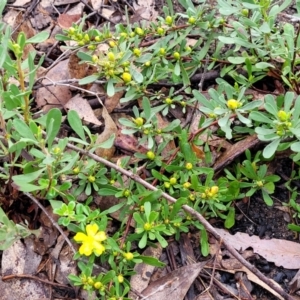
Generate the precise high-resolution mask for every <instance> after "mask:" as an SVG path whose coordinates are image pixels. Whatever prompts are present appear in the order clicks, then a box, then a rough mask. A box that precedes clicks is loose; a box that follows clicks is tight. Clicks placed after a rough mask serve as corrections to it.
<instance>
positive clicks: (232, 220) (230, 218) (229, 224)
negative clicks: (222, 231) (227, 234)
mask: <svg viewBox="0 0 300 300" xmlns="http://www.w3.org/2000/svg"><path fill="white" fill-rule="evenodd" d="M234 223H235V209H234V207H229V211H228V215H227V217H226V220H225V227H226V228H231V227H232V226H233V225H234Z"/></svg>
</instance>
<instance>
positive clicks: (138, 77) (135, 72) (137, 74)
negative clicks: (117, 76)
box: [130, 68, 144, 83]
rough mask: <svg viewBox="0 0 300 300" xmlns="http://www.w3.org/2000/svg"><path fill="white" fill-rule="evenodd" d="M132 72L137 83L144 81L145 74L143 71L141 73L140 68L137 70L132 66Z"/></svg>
mask: <svg viewBox="0 0 300 300" xmlns="http://www.w3.org/2000/svg"><path fill="white" fill-rule="evenodd" d="M130 73H131V74H132V76H133V79H134V80H135V81H136V82H137V83H142V82H143V81H144V76H143V74H142V73H140V72H139V71H138V70H136V69H135V68H130Z"/></svg>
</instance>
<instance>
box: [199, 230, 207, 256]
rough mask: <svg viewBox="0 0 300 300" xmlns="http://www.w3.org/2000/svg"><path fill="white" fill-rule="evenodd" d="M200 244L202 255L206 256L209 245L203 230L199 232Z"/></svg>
mask: <svg viewBox="0 0 300 300" xmlns="http://www.w3.org/2000/svg"><path fill="white" fill-rule="evenodd" d="M200 244H201V253H202V255H203V256H207V255H208V254H209V244H208V236H207V232H206V230H205V229H202V230H201V238H200Z"/></svg>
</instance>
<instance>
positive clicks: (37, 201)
mask: <svg viewBox="0 0 300 300" xmlns="http://www.w3.org/2000/svg"><path fill="white" fill-rule="evenodd" d="M24 195H26V196H27V197H28V198H29V199H30V200H32V201H33V202H34V203H35V204H36V205H37V206H38V207H39V208H40V209H41V210H42V211H43V212H44V213H45V215H46V216H47V218H48V219H49V220H50V221H51V223H52V224H53V226H54V227H55V228H56V229H57V230H58V231H59V233H60V234H61V235H62V236H63V237H64V239H65V241H66V242H67V244H68V245H69V246H70V248H71V249H72V251H73V253H74V254H75V253H76V250H75V248H74V246H73V244H72V243H71V241H70V240H69V238H68V237H67V236H66V234H65V233H64V231H63V230H62V229H61V228H60V226H59V225H58V224H57V222H55V220H54V219H53V218H52V217H51V216H50V215H49V213H48V212H47V210H46V209H45V207H44V206H43V205H42V204H41V203H40V202H39V200H37V199H36V198H35V197H33V196H32V195H31V194H30V193H27V192H24Z"/></svg>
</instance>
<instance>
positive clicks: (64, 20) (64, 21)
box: [57, 14, 81, 29]
mask: <svg viewBox="0 0 300 300" xmlns="http://www.w3.org/2000/svg"><path fill="white" fill-rule="evenodd" d="M80 18H81V15H80V14H76V15H69V14H60V15H59V17H58V18H57V23H58V25H59V26H60V28H62V29H68V28H70V27H71V26H72V24H73V23H76V22H77V21H79V20H80Z"/></svg>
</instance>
